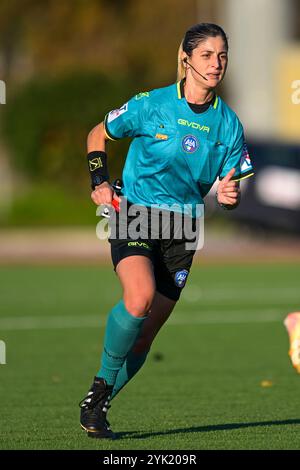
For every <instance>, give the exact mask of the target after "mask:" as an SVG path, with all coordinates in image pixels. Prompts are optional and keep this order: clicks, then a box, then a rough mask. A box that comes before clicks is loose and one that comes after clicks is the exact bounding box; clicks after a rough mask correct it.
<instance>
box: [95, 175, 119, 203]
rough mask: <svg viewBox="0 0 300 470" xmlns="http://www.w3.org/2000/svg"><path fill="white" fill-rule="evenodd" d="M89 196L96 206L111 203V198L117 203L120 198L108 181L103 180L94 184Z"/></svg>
mask: <svg viewBox="0 0 300 470" xmlns="http://www.w3.org/2000/svg"><path fill="white" fill-rule="evenodd" d="M91 198H92V201H93V202H94V203H95V204H96V205H97V206H101V204H106V205H112V200H113V199H115V200H116V201H117V202H118V203H120V202H121V198H120V197H119V196H117V194H116V193H115V192H114V190H113V188H112V187H111V185H110V184H109V183H108V181H104V183H102V184H100V185H99V186H96V187H95V189H94V191H92V194H91Z"/></svg>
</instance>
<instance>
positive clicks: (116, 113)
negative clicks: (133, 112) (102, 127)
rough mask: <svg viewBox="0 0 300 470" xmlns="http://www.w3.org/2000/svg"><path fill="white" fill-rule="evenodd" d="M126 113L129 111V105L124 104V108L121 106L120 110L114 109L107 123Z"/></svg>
mask: <svg viewBox="0 0 300 470" xmlns="http://www.w3.org/2000/svg"><path fill="white" fill-rule="evenodd" d="M126 111H128V103H125V104H123V106H121V108H119V109H113V110H112V111H111V112H110V113H109V114H108V116H107V122H112V121H114V120H115V119H117V118H118V117H119V116H121V115H122V114H124V113H126Z"/></svg>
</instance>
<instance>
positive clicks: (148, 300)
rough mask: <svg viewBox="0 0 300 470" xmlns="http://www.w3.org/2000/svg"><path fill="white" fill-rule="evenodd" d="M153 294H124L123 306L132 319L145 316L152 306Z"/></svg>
mask: <svg viewBox="0 0 300 470" xmlns="http://www.w3.org/2000/svg"><path fill="white" fill-rule="evenodd" d="M153 297H154V292H153V293H152V292H148V293H144V294H138V293H136V294H134V295H126V294H124V304H125V307H126V309H127V311H128V312H129V313H131V315H133V316H134V317H144V316H145V315H147V313H148V311H149V310H150V307H151V305H152V301H153Z"/></svg>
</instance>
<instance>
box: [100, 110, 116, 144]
mask: <svg viewBox="0 0 300 470" xmlns="http://www.w3.org/2000/svg"><path fill="white" fill-rule="evenodd" d="M107 116H108V114H106V116H105V118H104V121H103V129H104V134H105V137H106V138H107V139H109V140H112V141H113V142H116V141H117V139H113V138H112V137H111V136H110V135H109V133H108V132H107V130H106V121H107Z"/></svg>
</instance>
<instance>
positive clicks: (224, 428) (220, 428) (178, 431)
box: [117, 419, 300, 439]
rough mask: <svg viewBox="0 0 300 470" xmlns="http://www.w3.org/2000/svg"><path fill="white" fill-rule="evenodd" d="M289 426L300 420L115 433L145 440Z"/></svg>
mask: <svg viewBox="0 0 300 470" xmlns="http://www.w3.org/2000/svg"><path fill="white" fill-rule="evenodd" d="M290 424H300V419H285V420H281V421H257V422H253V423H229V424H213V425H209V426H195V427H192V428H180V429H170V430H168V431H159V432H148V433H141V432H140V431H128V432H126V431H125V432H120V433H117V438H119V439H147V438H149V437H155V436H170V435H172V434H187V433H190V432H214V431H231V430H234V429H243V428H254V427H263V426H285V425H290Z"/></svg>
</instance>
